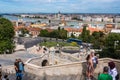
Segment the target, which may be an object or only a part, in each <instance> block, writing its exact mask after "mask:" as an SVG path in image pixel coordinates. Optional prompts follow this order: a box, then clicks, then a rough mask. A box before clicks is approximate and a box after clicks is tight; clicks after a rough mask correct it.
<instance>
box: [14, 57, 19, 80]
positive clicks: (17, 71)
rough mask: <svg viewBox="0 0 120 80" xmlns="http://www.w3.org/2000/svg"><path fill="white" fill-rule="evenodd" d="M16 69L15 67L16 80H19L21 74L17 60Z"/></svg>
mask: <svg viewBox="0 0 120 80" xmlns="http://www.w3.org/2000/svg"><path fill="white" fill-rule="evenodd" d="M14 67H15V71H16V80H19V79H18V78H19V76H18V74H19V60H18V59H16V60H15V63H14Z"/></svg>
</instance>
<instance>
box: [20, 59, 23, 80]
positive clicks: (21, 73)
mask: <svg viewBox="0 0 120 80" xmlns="http://www.w3.org/2000/svg"><path fill="white" fill-rule="evenodd" d="M23 73H24V63H23V61H22V60H21V59H19V78H20V79H19V80H22V78H23Z"/></svg>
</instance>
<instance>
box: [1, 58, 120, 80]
mask: <svg viewBox="0 0 120 80" xmlns="http://www.w3.org/2000/svg"><path fill="white" fill-rule="evenodd" d="M109 61H114V62H115V64H116V68H117V70H118V72H119V73H120V60H115V59H110V58H103V59H99V63H98V65H97V68H96V69H95V72H94V73H95V74H98V73H102V72H103V67H104V66H107V64H108V62H109ZM3 71H6V72H7V73H10V74H13V73H15V72H14V66H6V67H4V68H3ZM25 71H26V75H25V76H27V77H29V78H30V79H29V80H85V76H84V75H85V72H86V62H85V61H83V62H74V63H69V64H64V65H53V66H46V67H36V66H33V65H30V64H27V63H26V65H25ZM96 77H97V76H96Z"/></svg>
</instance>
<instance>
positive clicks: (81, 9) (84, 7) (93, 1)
mask: <svg viewBox="0 0 120 80" xmlns="http://www.w3.org/2000/svg"><path fill="white" fill-rule="evenodd" d="M119 3H120V1H119V0H100V1H98V0H75V1H73V0H59V1H58V0H0V4H1V5H0V8H1V10H0V13H39V12H44V13H57V12H58V11H60V12H62V13H120V7H119Z"/></svg>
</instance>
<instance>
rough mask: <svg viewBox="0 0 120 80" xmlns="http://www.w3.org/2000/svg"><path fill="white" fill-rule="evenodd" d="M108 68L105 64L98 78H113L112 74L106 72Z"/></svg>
mask: <svg viewBox="0 0 120 80" xmlns="http://www.w3.org/2000/svg"><path fill="white" fill-rule="evenodd" d="M108 71H109V68H108V67H107V66H105V67H104V68H103V73H102V74H100V75H99V76H98V80H113V79H112V76H111V75H109V74H108Z"/></svg>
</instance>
